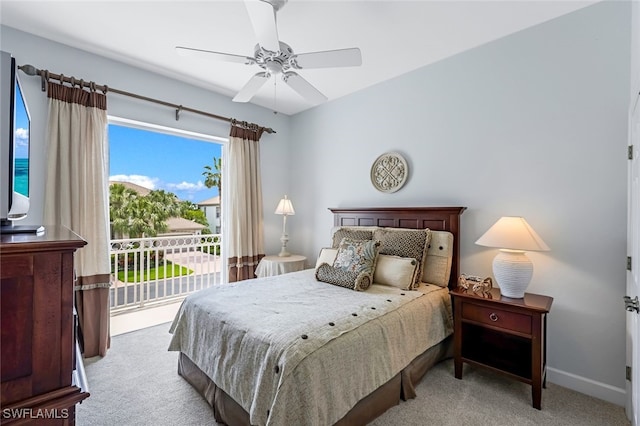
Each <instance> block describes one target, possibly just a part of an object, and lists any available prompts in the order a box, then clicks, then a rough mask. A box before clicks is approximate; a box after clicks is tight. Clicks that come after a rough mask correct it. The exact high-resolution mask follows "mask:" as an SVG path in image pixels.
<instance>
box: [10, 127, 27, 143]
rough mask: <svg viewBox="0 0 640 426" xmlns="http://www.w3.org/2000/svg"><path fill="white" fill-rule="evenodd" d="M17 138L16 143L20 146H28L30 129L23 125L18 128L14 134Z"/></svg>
mask: <svg viewBox="0 0 640 426" xmlns="http://www.w3.org/2000/svg"><path fill="white" fill-rule="evenodd" d="M13 136H14V138H15V143H16V144H17V145H18V146H24V147H26V146H28V145H29V129H23V128H22V127H20V128H18V129H16V131H15V133H14V134H13Z"/></svg>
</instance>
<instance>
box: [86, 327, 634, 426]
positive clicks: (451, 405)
mask: <svg viewBox="0 0 640 426" xmlns="http://www.w3.org/2000/svg"><path fill="white" fill-rule="evenodd" d="M168 330H169V324H162V325H158V326H155V327H150V328H146V329H143V330H139V331H135V332H131V333H127V334H122V335H119V336H115V337H114V338H112V345H111V349H110V350H109V353H108V354H107V356H106V357H105V358H103V359H100V358H99V357H96V358H92V359H89V360H85V368H86V371H87V375H88V378H89V388H90V389H89V390H90V392H91V396H90V397H89V399H87V400H85V401H84V402H83V403H82V404H80V405H79V406H78V413H77V424H78V425H79V426H89V425H91V426H94V425H95V426H98V425H105V426H113V425H122V426H127V425H132V426H133V425H136V426H138V425H154V426H162V425H170V426H176V425H189V426H191V425H193V426H196V425H215V422H214V420H213V415H212V413H211V409H210V408H209V406H208V405H207V404H206V403H205V401H204V400H203V399H202V397H200V395H198V394H197V393H196V392H195V391H194V390H193V389H192V388H191V386H190V385H189V384H187V383H186V382H185V381H183V380H182V378H180V376H178V374H177V372H176V371H177V354H176V353H174V352H168V351H167V347H168V345H169V339H170V334H169V333H168ZM417 392H418V397H417V398H416V399H413V400H410V401H404V402H401V403H400V405H398V406H396V407H394V408H392V409H390V410H389V411H387V412H386V413H385V414H384V415H383V416H382V417H379V418H378V419H376V420H375V421H374V422H373V423H372V425H374V426H393V425H403V426H412V425H415V426H419V425H420V426H421V425H438V426H441V425H442V426H444V425H452V426H453V425H456V426H463V425H469V426H472V425H473V426H478V425H491V426H493V425H497V426H499V425H505V426H507V425H508V426H512V425H532V426H533V425H558V426H560V425H562V426H567V425H576V426H589V425H593V426H610V425H611V426H613V425H629V422H628V421H627V419H626V417H625V413H624V409H623V408H622V407H619V406H617V405H613V404H610V403H608V402H605V401H602V400H598V399H595V398H591V397H588V396H586V395H583V394H580V393H578V392H574V391H571V390H569V389H566V388H562V387H560V386H556V385H554V384H552V383H548V384H547V389H544V390H543V392H542V410H536V409H534V408H532V407H531V388H530V387H529V386H527V385H525V384H523V383H520V382H517V381H514V380H510V379H507V378H505V377H502V376H500V375H497V374H494V373H491V372H487V371H484V370H482V369H478V368H471V367H469V366H467V365H465V370H464V375H463V380H457V379H455V378H454V377H453V362H452V361H451V360H447V361H444V362H441V363H440V364H438V365H437V366H436V367H434V368H433V369H432V370H431V371H429V372H428V373H427V375H426V376H425V377H424V379H423V380H422V383H421V384H420V385H419V386H418V388H417ZM286 426H295V425H286Z"/></svg>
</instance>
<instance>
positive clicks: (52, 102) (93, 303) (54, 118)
mask: <svg viewBox="0 0 640 426" xmlns="http://www.w3.org/2000/svg"><path fill="white" fill-rule="evenodd" d="M48 97H49V123H48V159H47V182H46V188H45V191H46V192H45V209H44V211H45V213H44V216H45V217H44V219H45V223H47V224H59V225H63V226H66V227H67V228H69V229H71V230H72V231H73V232H75V233H76V234H78V235H79V236H81V237H82V238H83V239H84V240H86V241H87V245H86V246H85V247H83V248H82V249H80V250H78V251H77V252H76V255H75V269H76V275H77V282H76V294H75V299H76V308H77V310H78V317H79V321H80V330H81V333H82V337H83V341H84V356H85V357H87V358H88V357H92V356H96V355H100V356H104V355H105V354H106V352H107V348H108V347H109V343H110V337H109V285H110V284H109V276H110V269H109V193H108V179H109V175H108V173H109V171H108V164H109V162H108V142H107V123H108V122H107V111H106V109H107V99H106V96H105V95H104V94H101V93H97V92H89V91H85V90H82V89H81V88H77V87H68V86H63V85H60V84H56V83H52V82H49V84H48Z"/></svg>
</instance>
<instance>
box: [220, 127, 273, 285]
mask: <svg viewBox="0 0 640 426" xmlns="http://www.w3.org/2000/svg"><path fill="white" fill-rule="evenodd" d="M247 127H248V126H246V125H243V126H236V125H235V123H232V126H231V134H230V138H229V158H228V162H227V164H225V167H227V168H228V170H229V174H228V176H229V184H228V185H229V192H228V194H229V200H228V201H227V200H225V201H224V202H228V203H229V207H228V212H229V221H228V229H227V230H226V232H225V238H228V250H229V259H228V260H229V282H235V281H242V280H246V279H249V278H255V270H256V267H257V266H258V263H259V262H260V259H262V258H263V257H264V236H263V219H262V179H261V177H260V144H259V142H258V141H259V140H260V136H261V135H262V130H261V129H259V128H258V127H257V126H254V127H248V128H247Z"/></svg>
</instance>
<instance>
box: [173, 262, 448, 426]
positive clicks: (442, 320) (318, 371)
mask: <svg viewBox="0 0 640 426" xmlns="http://www.w3.org/2000/svg"><path fill="white" fill-rule="evenodd" d="M420 290H421V291H405V290H399V289H397V288H394V287H387V286H379V285H374V286H372V287H371V288H370V289H369V290H367V291H366V292H355V291H352V290H347V289H344V288H341V287H337V286H333V285H330V284H326V283H322V282H318V281H316V280H315V277H314V271H313V270H306V271H301V272H295V273H291V274H285V275H281V276H278V277H266V278H262V279H256V280H248V281H242V282H240V283H235V284H231V285H226V286H219V287H214V288H211V289H207V290H203V291H200V292H198V293H196V294H193V295H191V296H189V297H188V298H187V299H185V301H184V302H183V304H182V306H181V308H180V310H179V312H178V314H177V315H176V318H175V320H174V322H173V324H172V326H171V332H172V333H173V338H172V340H171V344H170V347H169V350H173V351H181V352H183V353H184V354H186V355H187V356H188V357H189V358H190V359H191V360H192V361H193V362H194V363H195V364H196V365H197V366H198V367H199V368H200V369H201V370H202V371H204V372H205V373H206V374H207V375H208V376H209V377H210V378H211V379H213V381H214V382H215V383H216V384H217V385H218V386H219V387H220V388H221V389H222V390H224V391H225V392H226V393H227V394H228V395H230V396H231V397H232V398H233V399H234V400H236V401H237V402H238V403H239V404H240V405H241V406H242V407H243V408H244V409H245V410H246V411H247V412H248V413H249V415H250V420H251V423H252V424H254V425H291V424H296V425H330V424H333V423H335V422H336V421H337V420H339V419H340V418H342V417H343V416H344V415H345V414H346V413H347V411H349V410H350V409H351V408H352V407H353V405H355V404H356V403H357V402H358V401H359V400H360V399H362V398H363V397H365V396H366V395H368V394H369V393H371V392H372V391H373V390H375V389H376V388H378V387H379V386H381V385H382V384H384V383H386V382H387V381H388V380H390V379H391V378H392V377H394V376H395V375H396V374H397V373H398V372H400V371H401V370H402V369H403V368H404V367H405V366H406V365H408V363H409V362H410V361H411V360H412V359H413V358H415V357H416V356H418V355H419V354H421V353H422V352H424V351H425V350H426V349H428V348H429V347H431V346H433V345H434V344H437V343H439V342H440V341H441V340H442V339H444V338H445V337H447V336H448V335H449V334H451V332H452V323H451V308H450V302H449V294H448V291H447V290H446V289H442V288H440V287H437V286H426V287H421V288H420ZM354 314H355V315H354Z"/></svg>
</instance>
